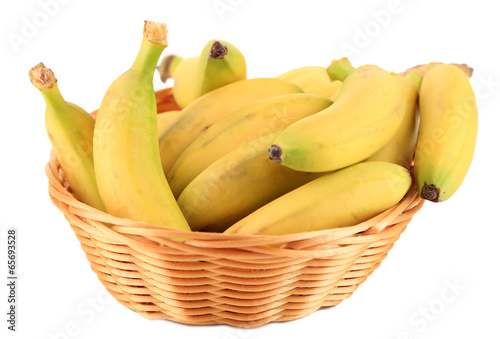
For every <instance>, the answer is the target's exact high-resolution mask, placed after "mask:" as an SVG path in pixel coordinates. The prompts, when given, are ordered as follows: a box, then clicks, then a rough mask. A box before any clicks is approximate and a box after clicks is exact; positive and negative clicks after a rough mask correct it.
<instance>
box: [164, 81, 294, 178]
mask: <svg viewBox="0 0 500 339" xmlns="http://www.w3.org/2000/svg"><path fill="white" fill-rule="evenodd" d="M290 93H302V90H301V89H300V88H299V87H298V86H296V85H294V84H291V83H289V82H288V81H285V80H281V79H275V78H255V79H245V80H240V81H237V82H233V83H231V84H229V85H226V86H223V87H221V88H218V89H216V90H213V91H210V92H208V93H207V94H205V95H202V96H201V97H199V98H198V99H197V100H195V101H193V102H192V103H191V104H189V105H188V106H187V107H185V108H184V109H182V111H181V112H179V114H177V115H176V116H175V118H174V119H173V120H172V121H171V122H170V123H169V124H168V126H167V127H166V128H165V129H164V130H163V132H162V134H161V135H160V155H161V164H162V167H163V172H164V173H165V175H168V173H169V172H170V170H171V169H172V166H173V165H174V163H175V162H176V161H177V159H178V158H179V156H180V155H181V154H182V152H184V150H185V149H186V148H187V147H188V146H189V145H190V144H191V143H192V142H193V141H194V140H195V139H196V138H197V137H198V135H200V133H202V132H203V131H204V130H206V129H208V128H210V126H212V125H213V124H214V123H216V122H217V121H218V120H220V119H221V118H223V117H225V116H227V115H229V114H231V113H233V112H235V111H237V110H239V109H241V108H243V107H246V106H248V105H249V104H252V103H254V102H256V101H257V100H261V99H265V98H271V97H274V96H278V95H283V94H290Z"/></svg>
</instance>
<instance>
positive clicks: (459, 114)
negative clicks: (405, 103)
mask: <svg viewBox="0 0 500 339" xmlns="http://www.w3.org/2000/svg"><path fill="white" fill-rule="evenodd" d="M419 105H420V130H419V134H418V140H417V150H416V152H415V167H414V171H415V180H416V183H417V188H418V190H419V194H420V196H421V197H422V198H424V199H427V200H430V201H433V202H439V201H445V200H447V199H449V198H450V197H451V196H452V195H453V194H454V193H455V192H456V191H457V189H458V188H459V186H460V185H461V184H462V182H463V180H464V178H465V176H466V174H467V171H468V170H469V167H470V164H471V161H472V157H473V155H474V148H475V145H476V137H477V130H478V110H477V103H476V98H475V96H474V92H473V90H472V87H471V85H470V82H469V79H468V77H467V75H466V74H465V73H464V72H463V71H462V70H461V69H459V68H458V67H456V66H454V65H449V64H440V65H436V66H434V67H433V68H431V69H430V70H429V71H427V73H426V74H425V75H424V78H423V80H422V86H421V89H420V99H419Z"/></svg>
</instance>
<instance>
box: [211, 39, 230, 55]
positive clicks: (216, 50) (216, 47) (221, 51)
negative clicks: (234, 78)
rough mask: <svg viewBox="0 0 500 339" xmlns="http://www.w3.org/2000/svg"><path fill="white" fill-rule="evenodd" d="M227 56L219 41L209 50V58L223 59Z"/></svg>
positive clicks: (225, 48)
mask: <svg viewBox="0 0 500 339" xmlns="http://www.w3.org/2000/svg"><path fill="white" fill-rule="evenodd" d="M226 54H227V47H226V46H224V45H223V44H221V43H220V42H219V41H216V42H214V43H213V45H212V48H211V49H210V57H211V58H214V59H224V56H225V55H226Z"/></svg>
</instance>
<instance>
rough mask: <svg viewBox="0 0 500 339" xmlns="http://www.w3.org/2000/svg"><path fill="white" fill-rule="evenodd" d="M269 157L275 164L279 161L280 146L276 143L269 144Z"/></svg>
mask: <svg viewBox="0 0 500 339" xmlns="http://www.w3.org/2000/svg"><path fill="white" fill-rule="evenodd" d="M269 159H271V160H272V161H274V162H275V163H277V164H280V163H281V148H280V147H279V146H278V145H271V147H269Z"/></svg>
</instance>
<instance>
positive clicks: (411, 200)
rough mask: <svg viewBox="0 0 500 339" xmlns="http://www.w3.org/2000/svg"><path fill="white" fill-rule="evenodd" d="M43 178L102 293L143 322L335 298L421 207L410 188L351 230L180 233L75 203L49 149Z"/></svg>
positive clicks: (300, 308)
mask: <svg viewBox="0 0 500 339" xmlns="http://www.w3.org/2000/svg"><path fill="white" fill-rule="evenodd" d="M46 174H47V177H48V179H49V194H50V198H51V200H52V201H53V203H54V204H55V206H56V207H57V208H58V209H59V210H61V211H62V212H63V214H64V216H65V218H66V219H67V221H68V222H69V224H70V225H71V227H72V229H73V231H74V232H75V234H76V236H77V238H78V240H79V241H80V243H81V247H82V249H83V251H84V252H85V253H86V256H87V259H88V260H89V261H90V264H91V268H92V270H93V271H94V272H95V273H96V274H97V276H98V278H99V280H100V281H101V283H102V284H103V285H104V286H105V287H106V289H107V290H108V291H109V293H111V294H112V295H113V296H114V297H115V298H116V299H117V300H118V301H119V302H120V303H122V304H123V305H125V306H126V307H128V308H129V309H131V310H134V311H136V312H137V313H139V314H141V315H142V316H143V317H145V318H161V319H169V320H173V321H176V322H180V323H185V324H193V325H208V324H228V325H234V326H238V327H255V326H260V325H263V324H266V323H269V322H273V321H289V320H293V319H298V318H302V317H304V316H306V315H308V314H310V313H312V312H314V311H316V310H317V309H319V308H321V307H328V306H334V305H337V304H339V303H340V302H341V301H342V300H344V299H346V298H348V297H349V296H350V295H351V294H352V293H353V292H354V291H355V290H356V288H357V287H358V286H359V285H360V284H361V283H362V282H364V281H365V280H366V278H367V277H368V276H369V275H370V274H371V273H372V272H373V271H374V270H375V269H376V268H377V267H378V266H379V265H380V263H381V261H382V260H383V259H384V258H385V257H386V255H387V253H388V252H389V250H390V249H391V248H392V246H393V244H394V242H395V241H396V240H397V239H398V238H399V236H400V235H401V233H402V232H403V231H404V230H405V228H406V225H407V224H408V223H409V222H410V220H411V218H412V217H413V215H414V214H415V213H416V212H417V211H418V210H419V209H420V208H421V207H422V205H423V200H422V199H421V198H420V197H419V196H418V194H417V192H416V189H415V186H414V185H413V186H412V188H411V189H410V191H409V192H408V194H407V195H406V196H405V198H404V199H403V200H402V201H401V202H400V203H399V204H398V205H397V206H395V207H393V208H391V209H389V210H387V211H385V212H383V213H381V214H380V215H378V216H376V217H374V218H372V219H370V220H368V221H366V222H363V223H361V224H359V225H356V226H352V227H345V228H337V229H331V230H325V231H316V232H307V233H298V234H291V235H286V236H255V235H254V236H242V235H229V234H217V233H202V232H185V231H179V230H173V229H167V228H164V227H160V226H155V225H150V224H145V223H141V222H136V221H132V220H127V219H120V218H115V217H113V216H111V215H109V214H106V213H103V212H101V211H98V210H96V209H94V208H92V207H89V206H87V205H85V204H83V203H81V202H79V201H77V200H76V199H75V198H74V197H73V196H72V195H71V194H70V193H69V192H68V190H67V189H66V188H65V186H64V185H63V184H62V182H64V175H63V173H62V171H61V169H60V167H59V164H58V162H57V160H56V158H55V156H54V155H53V154H51V158H50V162H49V163H48V164H47V166H46ZM103 223H109V224H113V226H112V227H111V228H110V227H108V226H106V225H104V224H103ZM173 237H176V238H184V239H186V240H185V241H184V242H179V241H175V240H170V239H171V238H173ZM268 245H271V246H268Z"/></svg>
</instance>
